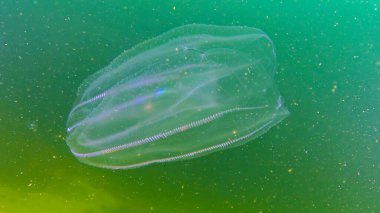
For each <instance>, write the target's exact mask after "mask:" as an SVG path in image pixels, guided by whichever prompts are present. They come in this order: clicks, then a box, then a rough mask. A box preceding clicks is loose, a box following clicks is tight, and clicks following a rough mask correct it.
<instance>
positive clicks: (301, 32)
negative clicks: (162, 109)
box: [0, 0, 380, 213]
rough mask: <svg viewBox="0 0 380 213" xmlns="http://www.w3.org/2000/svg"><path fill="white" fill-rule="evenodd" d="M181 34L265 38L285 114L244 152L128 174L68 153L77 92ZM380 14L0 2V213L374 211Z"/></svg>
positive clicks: (313, 5)
mask: <svg viewBox="0 0 380 213" xmlns="http://www.w3.org/2000/svg"><path fill="white" fill-rule="evenodd" d="M187 23H205V24H218V25H247V26H252V27H257V28H261V29H263V30H264V31H265V32H267V33H268V35H269V36H270V37H271V38H272V39H273V42H274V43H275V45H276V47H277V55H278V63H279V70H278V73H277V75H276V82H277V85H278V87H279V89H280V91H281V93H282V95H283V97H284V99H285V101H286V105H287V106H288V108H289V110H290V111H291V115H290V116H289V117H288V118H287V119H286V120H285V121H284V122H282V123H281V124H280V125H278V126H276V127H275V128H273V129H271V130H270V131H269V132H268V133H266V134H264V135H263V136H262V137H260V138H258V139H256V140H254V141H253V142H251V143H248V144H247V145H244V146H242V147H239V148H235V149H231V150H226V151H223V152H219V153H215V154H212V155H208V156H206V157H202V158H198V159H194V160H190V161H185V162H175V163H168V164H161V165H152V166H148V167H145V168H140V169H135V170H125V171H111V170H104V169H98V168H93V167H90V166H87V165H84V164H81V163H79V162H78V161H77V160H76V159H75V158H74V156H73V155H72V154H71V153H70V150H69V148H68V147H67V146H66V144H65V140H64V139H65V122H66V118H67V114H68V112H69V110H70V108H71V106H72V104H73V101H74V99H75V93H76V89H77V87H78V85H79V84H80V83H81V82H82V80H84V79H85V78H86V77H87V76H88V75H90V74H91V73H94V72H96V71H97V70H98V69H100V68H102V67H104V66H105V65H107V64H108V63H109V62H110V61H111V60H112V59H113V58H115V57H116V56H117V55H119V54H120V53H121V52H122V51H123V50H125V49H128V48H129V47H131V46H133V45H134V44H136V43H138V42H141V41H143V40H145V39H148V38H151V37H153V36H156V35H158V34H160V33H162V32H165V31H167V30H169V29H171V28H174V27H177V26H180V25H183V24H187ZM379 128H380V3H379V2H378V1H261V0H257V1H249V0H239V1H238V0H234V1H232V0H220V1H211V0H191V1H190V0H180V1H174V0H173V1H163V0H154V1H153V0H152V1H148V0H146V1H138V0H133V1H132V0H128V1H127V0H124V1H122V0H118V1H98V0H91V1H90V0H81V1H74V0H67V1H63V0H62V1H53V0H52V1H50V0H49V1H47V0H46V1H42V0H34V1H18V0H0V212H1V213H8V212H49V213H50V212H71V213H76V212H169V213H171V212H217V213H219V212H380V133H379V131H380V130H379Z"/></svg>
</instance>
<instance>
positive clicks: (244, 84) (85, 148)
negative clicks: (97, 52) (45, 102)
mask: <svg viewBox="0 0 380 213" xmlns="http://www.w3.org/2000/svg"><path fill="white" fill-rule="evenodd" d="M275 70H276V56H275V51H274V47H273V44H272V41H271V40H270V39H269V37H268V36H267V35H266V34H265V33H264V32H262V31H261V30H259V29H256V28H251V27H240V26H238V27H224V26H212V25H198V24H192V25H186V26H182V27H178V28H175V29H173V30H170V31H168V32H166V33H164V34H162V35H160V36H158V37H155V38H153V39H150V40H147V41H145V42H142V43H140V44H138V45H136V46H135V47H133V48H132V49H130V50H127V51H125V52H124V53H122V54H121V55H119V56H118V57H117V58H116V59H114V60H113V61H112V62H111V63H110V65H108V66H107V67H105V68H104V69H102V70H100V71H98V72H97V73H95V74H94V75H92V76H90V77H89V78H88V79H86V80H85V81H84V82H83V84H82V85H81V86H80V88H79V89H78V98H77V101H76V103H75V105H74V107H73V109H72V110H71V112H70V114H69V118H68V122H67V126H68V128H67V132H68V133H67V134H68V135H67V144H68V145H69V147H70V149H71V151H72V153H73V154H74V155H75V156H76V157H77V158H78V159H79V160H80V161H82V162H84V163H87V164H90V165H93V166H97V167H103V168H111V169H127V168H135V167H139V166H144V165H148V164H151V163H161V162H169V161H176V160H182V159H188V158H192V157H197V156H201V155H205V154H207V153H211V152H214V151H217V150H220V149H225V148H230V147H235V146H238V145H241V144H244V143H246V142H248V141H250V140H252V139H254V138H255V137H257V136H259V135H261V134H263V133H264V132H265V131H267V130H268V129H270V128H271V127H273V126H274V125H276V124H277V123H279V122H280V121H281V120H283V119H284V118H285V117H286V116H287V115H288V114H289V112H288V111H287V109H286V108H285V107H284V106H283V104H282V99H281V95H280V94H279V92H278V91H277V89H276V88H275V86H274V82H273V76H274V72H275Z"/></svg>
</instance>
